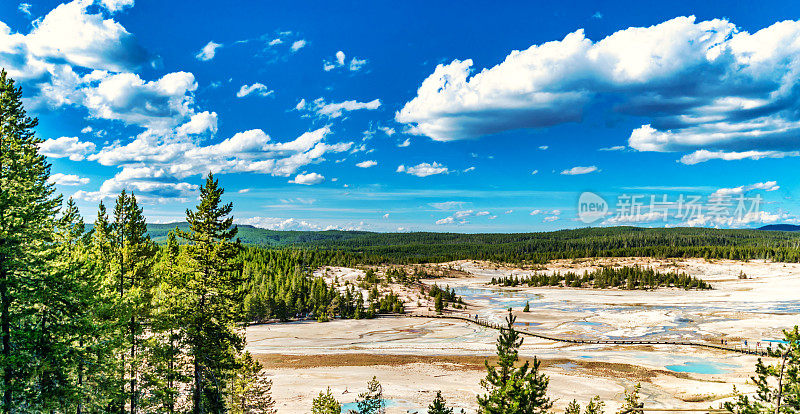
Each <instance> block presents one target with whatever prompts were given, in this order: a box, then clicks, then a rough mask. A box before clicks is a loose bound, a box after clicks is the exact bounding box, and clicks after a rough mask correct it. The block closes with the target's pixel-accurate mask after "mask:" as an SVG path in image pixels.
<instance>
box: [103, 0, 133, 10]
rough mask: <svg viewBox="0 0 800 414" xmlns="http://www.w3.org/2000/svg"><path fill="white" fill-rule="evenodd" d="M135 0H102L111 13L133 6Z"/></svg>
mask: <svg viewBox="0 0 800 414" xmlns="http://www.w3.org/2000/svg"><path fill="white" fill-rule="evenodd" d="M133 2H134V0H100V4H102V5H103V7H105V8H106V9H108V11H110V12H111V13H116V12H118V11H120V10H122V9H124V8H126V7H132V6H133Z"/></svg>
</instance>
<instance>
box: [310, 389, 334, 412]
mask: <svg viewBox="0 0 800 414" xmlns="http://www.w3.org/2000/svg"><path fill="white" fill-rule="evenodd" d="M341 413H342V405H341V404H339V401H336V398H334V396H333V393H332V392H331V387H328V389H327V390H326V391H325V392H322V391H320V392H319V395H317V396H316V397H315V398H314V401H312V402H311V414H341Z"/></svg>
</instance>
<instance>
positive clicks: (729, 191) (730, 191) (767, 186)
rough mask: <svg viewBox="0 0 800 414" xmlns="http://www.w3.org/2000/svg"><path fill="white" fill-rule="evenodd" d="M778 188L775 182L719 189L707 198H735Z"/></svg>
mask: <svg viewBox="0 0 800 414" xmlns="http://www.w3.org/2000/svg"><path fill="white" fill-rule="evenodd" d="M780 188H781V187H780V186H779V185H778V183H777V182H776V181H766V182H763V183H755V184H750V185H742V186H739V187H733V188H720V189H719V190H717V191H714V193H712V194H711V196H709V197H724V196H735V195H741V194H746V193H747V192H750V191H753V190H764V191H775V190H778V189H780Z"/></svg>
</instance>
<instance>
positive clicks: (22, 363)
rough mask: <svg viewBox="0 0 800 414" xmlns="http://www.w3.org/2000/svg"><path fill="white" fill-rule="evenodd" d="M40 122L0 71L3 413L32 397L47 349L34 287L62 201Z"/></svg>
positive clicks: (45, 262)
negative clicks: (41, 344) (40, 340)
mask: <svg viewBox="0 0 800 414" xmlns="http://www.w3.org/2000/svg"><path fill="white" fill-rule="evenodd" d="M37 124H38V121H37V120H36V119H34V118H30V117H28V116H27V114H26V112H25V109H24V108H23V104H22V89H21V88H18V87H16V86H15V84H14V81H13V80H12V79H11V78H9V77H8V74H7V73H6V71H5V70H2V71H0V337H1V338H2V339H1V340H0V342H2V344H1V345H0V346H1V347H2V349H0V352H1V353H2V356H0V372H1V373H2V378H0V380H1V381H2V384H1V385H0V389H2V401H0V408H2V411H3V412H5V413H13V412H15V411H16V410H15V407H18V406H21V405H20V404H21V403H22V402H24V401H30V400H31V399H30V398H31V397H33V398H36V396H35V395H25V393H26V392H32V393H34V394H35V393H36V392H37V389H36V388H35V386H32V385H33V383H35V382H40V381H41V380H42V378H41V377H39V378H37V368H36V366H37V364H39V363H41V361H42V358H45V356H44V355H43V354H42V352H48V350H45V349H38V350H36V349H31V348H32V346H33V345H34V344H35V341H32V339H34V338H35V337H37V336H39V337H41V336H40V335H41V334H42V332H41V327H42V326H41V325H40V324H39V323H37V322H38V321H37V320H36V315H35V314H36V312H35V310H36V309H40V307H41V303H37V301H39V300H40V299H41V297H37V295H36V290H37V289H41V288H43V287H44V286H42V282H43V276H44V275H46V274H47V273H48V269H47V266H48V261H49V260H51V259H52V255H51V249H52V248H53V245H52V241H53V236H54V228H55V215H56V212H57V210H58V207H59V205H60V204H61V201H60V197H54V190H53V186H52V184H50V183H48V178H49V176H50V165H49V164H48V163H47V161H46V159H45V157H44V156H43V155H41V154H40V153H39V146H38V144H39V143H41V142H42V141H41V140H40V139H39V138H37V137H36V135H35V133H34V131H33V128H35V127H36V126H37Z"/></svg>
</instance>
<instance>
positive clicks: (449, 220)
mask: <svg viewBox="0 0 800 414" xmlns="http://www.w3.org/2000/svg"><path fill="white" fill-rule="evenodd" d="M454 222H455V219H454V218H452V217H445V218H443V219H439V220H436V224H438V225H440V226H441V225H444V224H453V223H454Z"/></svg>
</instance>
